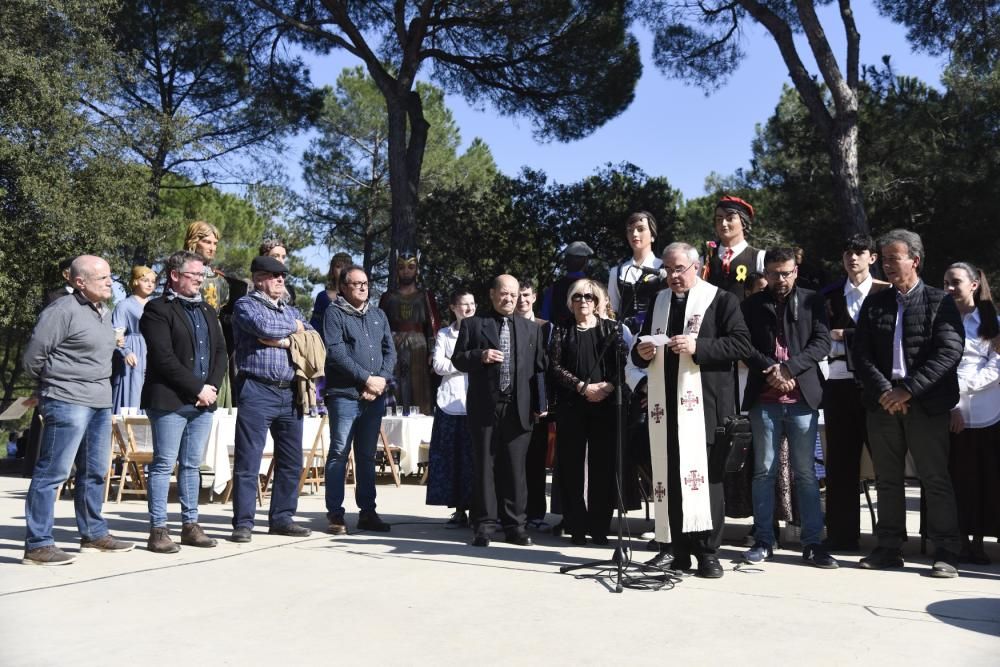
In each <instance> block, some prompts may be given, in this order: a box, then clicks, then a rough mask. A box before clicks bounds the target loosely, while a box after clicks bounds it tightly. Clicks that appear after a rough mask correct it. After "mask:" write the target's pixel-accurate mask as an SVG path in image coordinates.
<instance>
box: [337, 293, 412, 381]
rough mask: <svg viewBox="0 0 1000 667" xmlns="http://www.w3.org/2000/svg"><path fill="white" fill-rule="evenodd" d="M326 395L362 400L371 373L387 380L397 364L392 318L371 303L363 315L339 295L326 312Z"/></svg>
mask: <svg viewBox="0 0 1000 667" xmlns="http://www.w3.org/2000/svg"><path fill="white" fill-rule="evenodd" d="M323 340H324V341H325V342H326V395H327V396H336V397H339V398H353V399H359V398H360V397H361V389H363V388H364V386H365V382H367V381H368V378H369V377H370V376H372V375H376V376H379V377H383V378H385V379H386V380H388V379H389V378H391V377H392V371H393V368H394V367H395V366H396V346H395V345H394V344H393V342H392V332H391V331H390V330H389V320H388V318H386V316H385V313H383V312H382V311H381V310H379V309H378V308H376V307H375V306H373V305H371V304H367V309H366V310H365V312H364V313H363V314H362V313H361V312H359V311H358V310H357V309H355V308H352V307H351V306H350V305H349V304H348V303H347V302H346V301H345V300H344V297H338V298H337V300H336V301H334V302H333V303H332V304H330V306H329V307H328V308H327V309H326V313H324V315H323Z"/></svg>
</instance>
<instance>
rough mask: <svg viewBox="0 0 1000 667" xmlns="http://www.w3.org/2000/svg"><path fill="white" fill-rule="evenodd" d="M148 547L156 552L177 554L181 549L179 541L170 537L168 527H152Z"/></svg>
mask: <svg viewBox="0 0 1000 667" xmlns="http://www.w3.org/2000/svg"><path fill="white" fill-rule="evenodd" d="M146 549H147V550H149V551H152V552H153V553H154V554H175V553H177V552H178V551H180V550H181V548H180V547H179V546H177V543H176V542H174V541H173V540H171V539H170V531H169V530H167V529H166V528H152V529H151V530H150V531H149V540H148V541H147V542H146Z"/></svg>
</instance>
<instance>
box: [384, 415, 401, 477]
mask: <svg viewBox="0 0 1000 667" xmlns="http://www.w3.org/2000/svg"><path fill="white" fill-rule="evenodd" d="M378 440H379V442H380V443H381V444H382V451H383V452H384V453H385V459H386V461H388V463H389V470H390V471H391V472H392V481H394V482H395V483H396V487H397V488H398V487H399V486H401V484H402V483H401V482H400V481H399V466H397V465H396V459H395V457H394V456H393V452H398V451H401V449H400V448H399V447H397V446H396V445H393V444H391V443H390V442H389V438H387V437H386V435H385V429H384V428H382V427H379V430H378Z"/></svg>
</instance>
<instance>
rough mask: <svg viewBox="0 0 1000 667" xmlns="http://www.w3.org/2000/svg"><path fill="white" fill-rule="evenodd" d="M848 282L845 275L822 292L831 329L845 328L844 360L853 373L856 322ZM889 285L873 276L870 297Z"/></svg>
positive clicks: (889, 285)
mask: <svg viewBox="0 0 1000 667" xmlns="http://www.w3.org/2000/svg"><path fill="white" fill-rule="evenodd" d="M846 283H847V277H846V276H845V277H843V278H841V279H840V280H838V281H837V282H835V283H833V284H831V285H827V286H826V287H824V288H823V289H822V290H821V292H820V293H821V294H822V295H823V298H824V300H825V301H826V319H827V323H828V324H829V325H830V329H843V330H844V340H843V341H842V342H843V343H844V350H845V358H844V359H843V361H844V362H846V363H847V370H849V371H851V372H852V373H853V372H854V360H853V359H852V358H851V349H852V347H853V345H854V327H855V324H854V320H853V319H852V318H851V314H850V313H849V312H848V311H847V298H846V297H845V296H844V285H845V284H846ZM887 287H892V285H891V284H890V283H887V282H885V281H884V280H875V279H874V278H873V279H872V287H871V290H870V291H869V292H868V297H871V296H872V295H873V294H878V293H879V292H881V291H882V290H884V289H886V288H887ZM868 297H866V298H868ZM830 361H833V359H832V358H831V359H830Z"/></svg>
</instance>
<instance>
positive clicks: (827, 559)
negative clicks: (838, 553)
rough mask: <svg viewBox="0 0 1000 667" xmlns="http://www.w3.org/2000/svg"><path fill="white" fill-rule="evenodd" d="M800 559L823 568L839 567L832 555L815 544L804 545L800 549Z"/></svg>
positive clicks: (833, 568) (834, 568) (832, 568)
mask: <svg viewBox="0 0 1000 667" xmlns="http://www.w3.org/2000/svg"><path fill="white" fill-rule="evenodd" d="M802 560H804V561H805V562H807V563H809V564H810V565H812V566H813V567H818V568H821V569H823V570H836V569H837V568H838V567H840V565H839V564H838V563H837V561H836V560H835V559H834V557H833V556H831V555H830V554H828V553H827V552H826V549H824V548H823V547H821V546H819V545H817V544H809V545H806V547H805V549H803V550H802Z"/></svg>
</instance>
